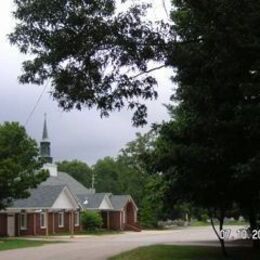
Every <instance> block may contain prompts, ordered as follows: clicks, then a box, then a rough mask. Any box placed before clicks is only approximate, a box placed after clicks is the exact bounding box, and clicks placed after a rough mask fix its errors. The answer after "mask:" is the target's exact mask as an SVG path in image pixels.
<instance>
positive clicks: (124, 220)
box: [122, 210, 126, 224]
mask: <svg viewBox="0 0 260 260" xmlns="http://www.w3.org/2000/svg"><path fill="white" fill-rule="evenodd" d="M122 212H123V224H125V223H126V212H125V210H123V211H122Z"/></svg>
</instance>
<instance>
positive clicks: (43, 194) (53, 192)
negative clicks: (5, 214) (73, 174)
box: [10, 185, 65, 208]
mask: <svg viewBox="0 0 260 260" xmlns="http://www.w3.org/2000/svg"><path fill="white" fill-rule="evenodd" d="M64 187H65V185H55V186H53V185H49V186H48V185H40V186H39V187H37V188H36V189H33V190H31V191H30V192H31V196H30V197H29V198H27V199H19V200H15V201H14V202H13V205H12V206H11V207H10V208H50V207H52V205H53V204H54V202H55V201H56V199H57V198H58V196H59V195H60V193H61V192H62V190H63V189H64Z"/></svg>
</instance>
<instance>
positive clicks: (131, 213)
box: [125, 202, 136, 224]
mask: <svg viewBox="0 0 260 260" xmlns="http://www.w3.org/2000/svg"><path fill="white" fill-rule="evenodd" d="M135 210H136V209H135V207H134V204H133V203H132V202H128V203H127V205H126V207H125V214H126V224H134V223H135Z"/></svg>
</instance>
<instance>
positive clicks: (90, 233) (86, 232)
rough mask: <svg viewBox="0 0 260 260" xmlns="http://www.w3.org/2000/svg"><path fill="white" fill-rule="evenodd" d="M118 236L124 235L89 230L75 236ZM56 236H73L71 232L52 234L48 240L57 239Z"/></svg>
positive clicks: (101, 230)
mask: <svg viewBox="0 0 260 260" xmlns="http://www.w3.org/2000/svg"><path fill="white" fill-rule="evenodd" d="M117 234H122V232H121V231H116V230H107V229H99V230H87V231H84V230H83V231H80V232H75V233H74V235H75V236H79V235H93V236H102V235H117ZM56 236H71V233H70V232H61V233H56V234H51V235H49V237H48V238H52V237H56Z"/></svg>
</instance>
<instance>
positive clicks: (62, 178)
mask: <svg viewBox="0 0 260 260" xmlns="http://www.w3.org/2000/svg"><path fill="white" fill-rule="evenodd" d="M46 185H47V186H57V185H66V186H68V188H69V189H70V191H71V192H72V193H73V194H74V195H79V194H90V193H93V190H92V189H87V188H86V187H85V186H83V185H82V184H81V183H80V182H78V181H77V180H75V179H74V178H73V177H71V176H70V175H69V174H67V173H65V172H58V176H56V177H53V176H50V177H49V178H48V179H47V180H46V181H44V182H42V183H41V185H40V186H46Z"/></svg>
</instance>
